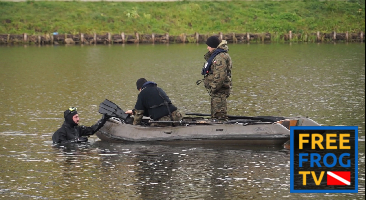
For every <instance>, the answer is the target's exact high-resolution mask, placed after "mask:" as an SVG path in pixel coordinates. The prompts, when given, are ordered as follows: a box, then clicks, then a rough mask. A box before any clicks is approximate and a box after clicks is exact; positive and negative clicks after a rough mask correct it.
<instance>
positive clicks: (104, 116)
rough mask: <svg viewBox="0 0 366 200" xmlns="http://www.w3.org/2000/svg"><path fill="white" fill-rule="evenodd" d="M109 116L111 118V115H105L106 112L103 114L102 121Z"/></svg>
mask: <svg viewBox="0 0 366 200" xmlns="http://www.w3.org/2000/svg"><path fill="white" fill-rule="evenodd" d="M109 118H111V116H109V115H107V114H103V116H102V121H103V122H105V121H107V120H108V119H109Z"/></svg>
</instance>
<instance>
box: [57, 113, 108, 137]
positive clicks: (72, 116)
mask: <svg viewBox="0 0 366 200" xmlns="http://www.w3.org/2000/svg"><path fill="white" fill-rule="evenodd" d="M64 118H65V121H64V123H63V124H62V125H61V127H60V128H59V129H58V130H57V131H56V132H55V133H54V134H53V136H52V140H53V143H80V142H87V141H88V138H87V137H86V136H90V135H93V134H94V133H95V132H97V131H98V130H99V129H100V128H101V127H102V126H103V125H104V124H105V122H106V121H107V119H108V118H109V117H108V116H107V115H105V114H104V115H103V117H102V119H100V120H99V121H98V122H97V123H96V124H94V125H93V126H91V127H88V126H82V125H81V126H79V120H80V119H79V114H78V112H77V109H76V108H75V107H70V108H69V109H67V110H66V111H65V112H64Z"/></svg>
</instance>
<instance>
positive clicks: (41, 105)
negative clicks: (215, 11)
mask: <svg viewBox="0 0 366 200" xmlns="http://www.w3.org/2000/svg"><path fill="white" fill-rule="evenodd" d="M229 47H230V55H231V57H232V59H233V62H234V68H233V84H234V86H233V87H234V89H233V94H232V95H231V96H230V97H229V99H228V100H229V113H230V114H232V115H250V116H254V115H277V116H299V115H302V116H309V117H311V118H312V119H314V120H315V121H317V122H319V123H321V124H323V125H355V126H358V127H359V135H360V141H359V193H358V194H291V193H290V192H289V191H290V190H289V184H290V176H289V173H290V168H289V161H290V157H289V152H288V151H287V150H284V149H282V147H258V148H253V147H251V148H248V147H245V146H228V145H224V144H222V145H214V146H209V145H204V146H202V145H197V144H195V145H193V144H190V145H188V144H171V145H167V144H164V145H163V144H109V143H104V142H101V141H99V140H98V139H97V138H96V137H95V136H92V137H91V138H90V142H91V143H90V144H87V145H76V146H75V145H70V146H61V147H57V146H56V147H53V146H52V144H51V136H52V133H53V132H54V131H55V130H56V129H57V128H58V127H59V126H60V125H61V124H62V121H63V119H62V117H63V116H62V114H63V111H64V110H65V108H67V107H69V106H77V107H78V112H79V115H80V117H81V123H82V124H85V125H91V124H93V123H95V122H96V121H97V120H98V119H99V118H100V117H101V115H100V114H99V113H97V110H98V105H99V103H100V102H102V101H103V100H104V99H105V98H108V99H110V100H112V101H114V102H115V103H117V104H118V105H120V106H121V107H122V108H123V109H130V108H132V107H133V106H134V103H135V100H136V97H137V94H138V92H137V90H136V89H135V88H136V87H135V81H136V80H137V79H138V78H140V77H145V78H147V79H149V80H152V81H155V82H157V83H158V85H159V86H161V87H162V88H164V90H165V91H166V92H167V93H168V95H169V97H170V99H171V100H172V101H173V103H174V104H176V105H177V106H178V107H179V109H181V110H182V113H186V112H200V113H208V111H209V109H210V108H209V97H208V95H207V92H206V91H205V89H204V88H203V86H202V85H200V86H197V85H195V82H196V80H198V79H200V78H201V76H200V68H201V67H202V64H203V58H202V57H203V54H204V53H205V46H204V45H194V44H188V45H187V44H186V45H184V44H181V45H180V44H179V45H131V46H129V45H115V46H114V45H110V46H45V47H34V46H31V47H27V48H23V47H0V69H1V72H0V79H1V82H0V92H1V101H0V112H1V113H2V114H1V115H0V136H1V138H2V139H1V141H0V144H1V146H0V159H1V169H0V170H1V173H0V198H4V199H11V198H14V199H81V198H87V199H250V198H257V199H262V198H272V199H279V198H289V199H302V198H308V197H311V198H318V199H348V198H352V199H361V198H362V199H363V198H364V196H365V171H364V168H365V154H364V152H365V149H364V148H365V145H364V135H365V128H364V127H365V46H364V44H336V45H333V44H319V45H318V44H292V45H288V44H268V45H267V44H266V45H263V44H251V45H246V44H245V45H230V46H229Z"/></svg>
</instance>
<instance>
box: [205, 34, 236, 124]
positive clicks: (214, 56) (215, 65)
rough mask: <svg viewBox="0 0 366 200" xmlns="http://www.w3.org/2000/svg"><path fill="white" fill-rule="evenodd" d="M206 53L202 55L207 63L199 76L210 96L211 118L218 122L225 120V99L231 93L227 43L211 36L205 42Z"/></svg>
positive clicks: (229, 60)
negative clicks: (201, 77)
mask: <svg viewBox="0 0 366 200" xmlns="http://www.w3.org/2000/svg"><path fill="white" fill-rule="evenodd" d="M206 44H207V49H208V52H207V53H206V54H205V55H204V59H205V60H206V61H207V63H205V66H204V67H203V69H202V72H201V74H202V75H203V76H204V84H205V88H206V89H207V91H208V93H209V95H210V96H211V117H212V118H213V119H218V120H226V119H227V102H226V99H227V98H228V97H229V96H230V93H231V87H232V83H231V69H232V61H231V58H230V56H229V54H228V51H229V47H228V46H227V41H226V40H222V41H221V42H220V40H219V38H217V37H216V36H211V37H209V38H208V39H207V41H206Z"/></svg>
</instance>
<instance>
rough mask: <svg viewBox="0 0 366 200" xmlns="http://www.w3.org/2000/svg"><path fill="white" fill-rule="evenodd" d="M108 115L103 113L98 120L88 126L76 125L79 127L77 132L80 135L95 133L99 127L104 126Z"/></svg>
mask: <svg viewBox="0 0 366 200" xmlns="http://www.w3.org/2000/svg"><path fill="white" fill-rule="evenodd" d="M109 118H110V117H109V116H108V115H106V114H104V115H103V117H102V118H101V119H100V120H98V122H97V123H95V124H94V125H93V126H91V127H88V126H78V128H79V133H80V136H90V135H93V134H94V133H96V132H97V131H98V130H99V129H100V128H102V127H103V126H104V124H105V123H106V121H107V120H108V119H109Z"/></svg>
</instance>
